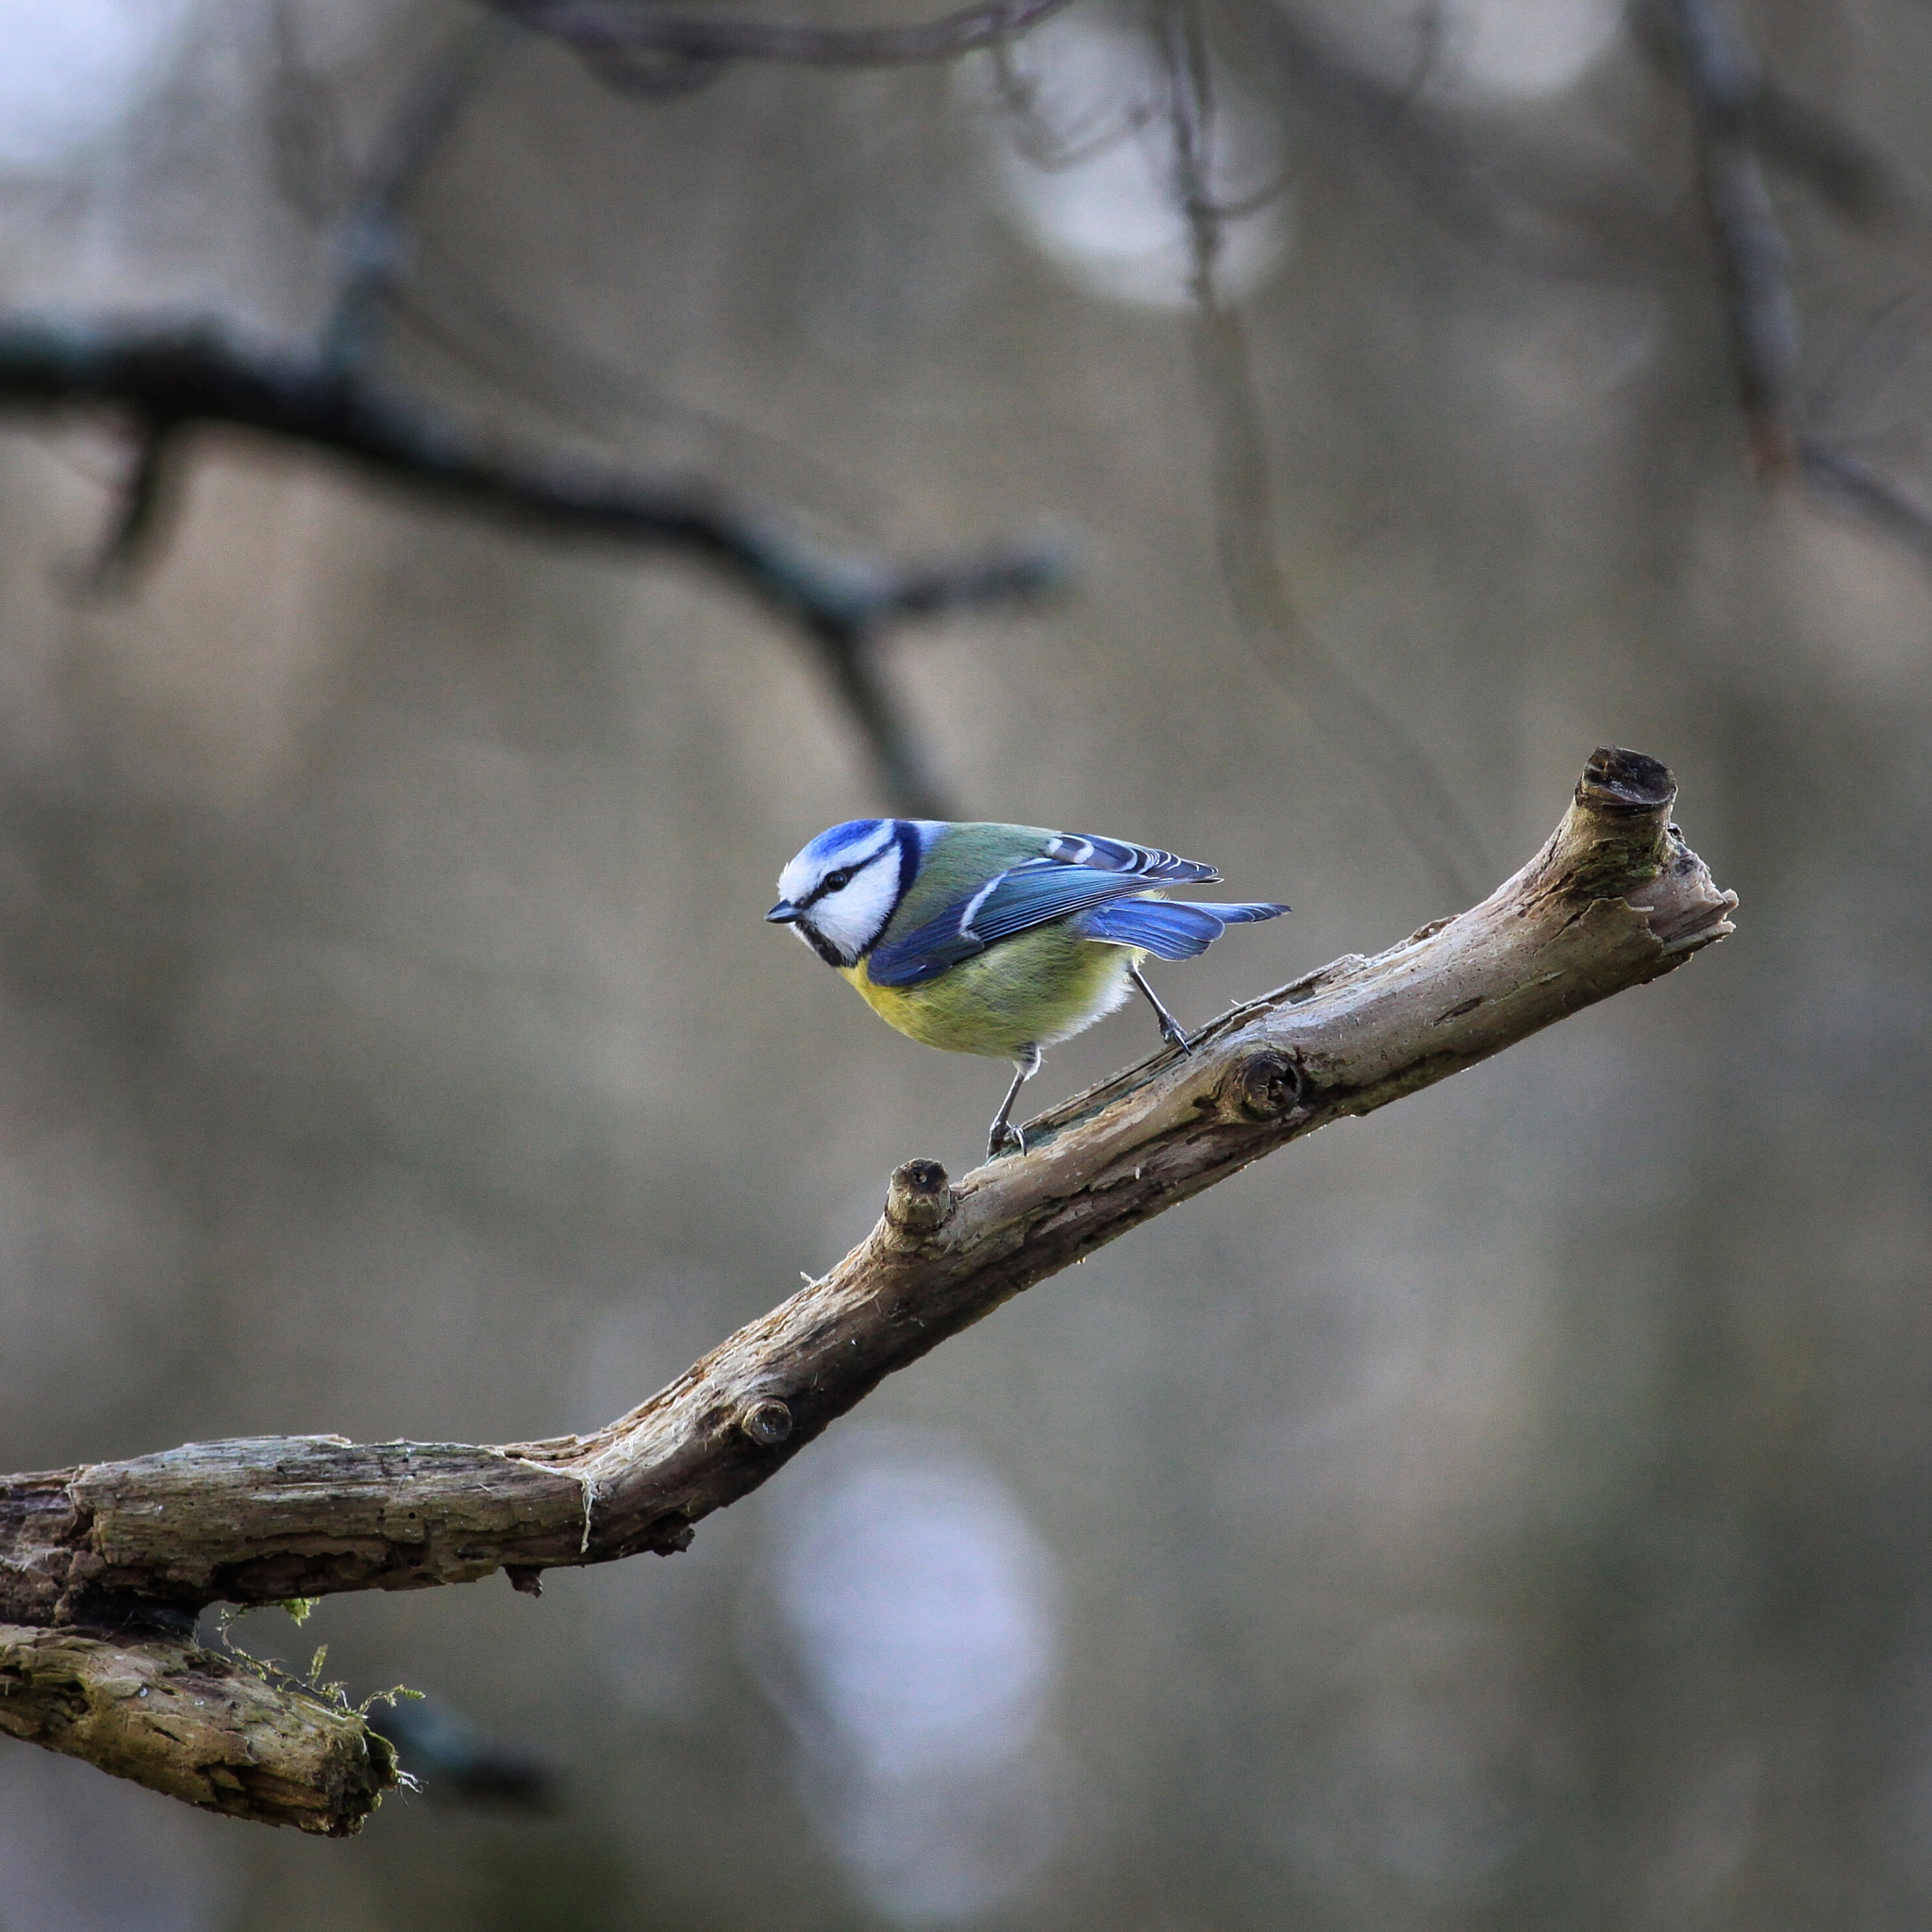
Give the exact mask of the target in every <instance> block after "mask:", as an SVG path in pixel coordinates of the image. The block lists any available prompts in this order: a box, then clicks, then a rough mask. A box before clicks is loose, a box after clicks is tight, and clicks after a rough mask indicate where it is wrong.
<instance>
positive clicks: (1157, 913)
mask: <svg viewBox="0 0 1932 1932" xmlns="http://www.w3.org/2000/svg"><path fill="white" fill-rule="evenodd" d="M1287 910H1288V908H1287V907H1286V906H1276V905H1273V904H1269V903H1257V904H1253V905H1238V906H1195V905H1191V904H1189V903H1188V902H1187V901H1186V900H1174V899H1110V900H1108V903H1107V904H1106V905H1104V906H1096V907H1095V908H1093V909H1092V910H1091V912H1085V913H1082V914H1081V915H1080V918H1079V921H1078V924H1079V928H1080V930H1081V931H1082V932H1083V933H1085V934H1086V936H1087V937H1088V938H1089V939H1090V940H1105V941H1108V943H1109V944H1111V945H1116V946H1140V947H1141V948H1143V949H1144V950H1145V951H1147V952H1150V953H1152V954H1153V955H1154V956H1155V957H1156V958H1159V959H1191V958H1195V957H1196V956H1197V955H1198V954H1201V953H1205V952H1206V951H1207V950H1208V947H1209V946H1211V945H1212V944H1213V943H1214V941H1216V940H1218V939H1219V938H1220V937H1221V935H1222V934H1223V932H1224V931H1225V930H1226V928H1227V927H1229V926H1230V925H1245V924H1252V923H1253V922H1254V921H1256V920H1260V919H1275V918H1278V917H1279V916H1280V915H1281V914H1282V913H1284V912H1286V911H1287Z"/></svg>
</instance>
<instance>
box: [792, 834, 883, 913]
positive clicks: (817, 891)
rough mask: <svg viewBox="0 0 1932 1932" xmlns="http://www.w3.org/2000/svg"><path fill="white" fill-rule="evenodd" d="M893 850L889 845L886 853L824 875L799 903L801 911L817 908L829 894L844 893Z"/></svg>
mask: <svg viewBox="0 0 1932 1932" xmlns="http://www.w3.org/2000/svg"><path fill="white" fill-rule="evenodd" d="M891 849H892V848H891V846H890V845H888V846H887V847H886V851H885V852H874V854H873V856H872V857H871V858H865V859H861V860H860V861H859V862H858V864H857V865H841V867H840V868H839V870H838V871H837V872H831V873H827V874H825V875H824V878H822V879H821V880H820V881H819V882H818V884H817V885H815V886H814V887H813V888H812V889H811V891H808V893H807V894H806V895H805V897H804V898H803V899H801V900H800V901H799V902H798V903H799V907H800V909H801V910H802V909H804V908H806V907H808V906H816V905H817V904H818V903H819V901H820V900H821V899H823V898H824V896H825V894H826V893H827V892H842V891H844V890H845V888H846V887H847V886H849V885H850V884H851V883H852V881H853V880H854V879H856V878H857V877H858V874H860V873H862V872H864V871H866V870H868V869H869V868H870V867H872V866H874V865H876V864H877V863H878V861H879V860H880V859H882V858H884V857H885V856H886V852H890V851H891Z"/></svg>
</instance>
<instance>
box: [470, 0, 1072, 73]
mask: <svg viewBox="0 0 1932 1932" xmlns="http://www.w3.org/2000/svg"><path fill="white" fill-rule="evenodd" d="M488 4H490V5H491V6H493V7H496V8H500V9H501V10H502V11H503V12H505V13H508V14H509V15H511V16H512V17H513V18H514V19H516V20H519V21H521V22H522V23H523V24H524V25H525V26H526V27H529V28H531V29H532V30H533V31H534V32H537V33H541V34H549V35H552V36H554V37H555V38H556V39H558V40H560V41H565V42H569V43H570V45H572V46H573V47H575V49H576V50H577V52H578V53H580V54H582V55H584V56H585V57H586V58H589V59H590V60H591V62H592V63H593V64H594V65H595V66H596V67H597V69H598V71H599V72H600V73H602V74H603V75H605V76H606V77H607V78H608V79H611V80H613V81H616V82H618V83H620V84H622V83H623V82H624V81H625V79H626V78H630V77H635V78H637V79H638V80H640V81H641V82H642V83H643V84H644V85H645V86H646V87H647V88H656V87H660V86H662V85H663V84H664V82H665V80H666V78H667V77H671V78H673V79H675V75H676V72H677V70H678V69H679V68H680V67H682V68H685V69H695V70H698V74H697V75H695V76H693V77H694V78H701V77H702V76H703V75H704V74H705V73H706V72H708V71H710V70H715V69H717V68H719V67H721V66H724V65H725V64H727V63H729V62H732V61H738V60H755V61H766V62H773V63H776V64H781V65H788V66H794V67H909V66H917V65H922V64H924V63H927V62H932V61H941V60H955V59H958V58H959V56H960V55H962V54H971V53H974V52H975V51H976V50H977V49H979V48H982V47H991V46H994V45H996V44H997V43H998V42H1002V41H1007V40H1010V39H1012V38H1013V37H1014V36H1015V35H1016V34H1023V33H1024V32H1025V31H1026V30H1027V29H1028V28H1029V27H1032V26H1036V25H1039V23H1040V22H1041V21H1042V20H1044V19H1045V18H1046V17H1047V16H1048V15H1049V14H1052V13H1057V12H1058V10H1059V9H1060V8H1062V7H1064V6H1066V5H1067V4H1068V0H988V4H985V5H981V6H975V7H964V8H959V9H958V11H957V12H954V13H948V14H945V15H943V16H941V18H940V19H938V20H933V21H927V22H925V23H924V24H923V25H918V26H870V27H866V26H860V27H821V26H807V25H801V24H797V23H794V22H791V21H768V20H745V19H739V20H713V19H708V18H704V17H702V16H698V15H692V14H683V15H680V14H675V13H666V12H664V11H663V10H662V9H661V8H659V7H658V5H657V0H488ZM666 63H670V65H669V68H668V70H667V66H666Z"/></svg>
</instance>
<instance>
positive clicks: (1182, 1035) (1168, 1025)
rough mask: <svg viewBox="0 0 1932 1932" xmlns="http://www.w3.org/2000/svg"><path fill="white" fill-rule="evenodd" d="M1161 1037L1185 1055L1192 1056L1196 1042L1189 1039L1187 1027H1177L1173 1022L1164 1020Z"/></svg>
mask: <svg viewBox="0 0 1932 1932" xmlns="http://www.w3.org/2000/svg"><path fill="white" fill-rule="evenodd" d="M1160 1037H1161V1038H1162V1039H1163V1040H1164V1041H1167V1043H1168V1045H1170V1046H1177V1047H1179V1048H1180V1050H1181V1051H1182V1052H1183V1053H1186V1054H1191V1053H1192V1052H1193V1050H1194V1042H1193V1041H1191V1039H1190V1038H1189V1037H1188V1030H1187V1028H1186V1027H1185V1026H1177V1025H1175V1024H1173V1023H1172V1022H1171V1021H1165V1020H1164V1021H1162V1022H1161V1026H1160Z"/></svg>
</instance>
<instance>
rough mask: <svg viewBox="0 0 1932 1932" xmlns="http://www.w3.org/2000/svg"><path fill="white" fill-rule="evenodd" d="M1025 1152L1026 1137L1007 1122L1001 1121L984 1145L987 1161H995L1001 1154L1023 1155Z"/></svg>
mask: <svg viewBox="0 0 1932 1932" xmlns="http://www.w3.org/2000/svg"><path fill="white" fill-rule="evenodd" d="M1025 1151H1026V1136H1025V1135H1024V1134H1023V1133H1022V1132H1021V1131H1020V1130H1019V1128H1018V1127H1016V1126H1014V1125H1013V1124H1011V1123H1010V1122H1009V1121H1001V1122H1000V1123H999V1124H998V1125H997V1126H995V1127H994V1128H993V1130H992V1133H991V1137H990V1138H989V1139H988V1141H987V1143H986V1158H988V1159H989V1160H997V1159H998V1158H1000V1156H1001V1155H1002V1154H1024V1153H1025Z"/></svg>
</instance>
